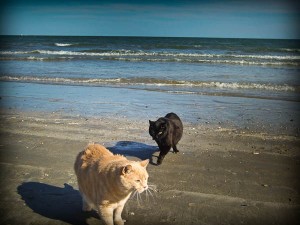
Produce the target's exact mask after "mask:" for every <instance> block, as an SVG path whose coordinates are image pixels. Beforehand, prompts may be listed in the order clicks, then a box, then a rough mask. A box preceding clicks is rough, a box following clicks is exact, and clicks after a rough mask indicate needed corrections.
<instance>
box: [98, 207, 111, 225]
mask: <svg viewBox="0 0 300 225" xmlns="http://www.w3.org/2000/svg"><path fill="white" fill-rule="evenodd" d="M98 213H99V215H100V217H101V219H102V220H103V221H104V222H105V224H106V225H114V220H113V214H114V210H113V208H112V207H109V206H101V205H100V206H99V208H98Z"/></svg>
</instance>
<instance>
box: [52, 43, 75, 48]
mask: <svg viewBox="0 0 300 225" xmlns="http://www.w3.org/2000/svg"><path fill="white" fill-rule="evenodd" d="M54 45H56V46H58V47H68V46H71V45H73V44H69V43H54Z"/></svg>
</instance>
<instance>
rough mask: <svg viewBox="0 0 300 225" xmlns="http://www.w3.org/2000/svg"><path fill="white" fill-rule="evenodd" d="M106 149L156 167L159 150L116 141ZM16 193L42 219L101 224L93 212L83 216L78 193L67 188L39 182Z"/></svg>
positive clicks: (79, 223) (21, 187) (135, 143)
mask: <svg viewBox="0 0 300 225" xmlns="http://www.w3.org/2000/svg"><path fill="white" fill-rule="evenodd" d="M108 149H109V150H110V151H111V152H113V153H114V154H121V155H124V156H128V157H134V158H139V159H141V160H145V159H149V160H150V163H151V164H153V165H156V164H155V163H153V162H152V157H153V154H154V153H155V152H156V151H158V150H159V149H158V147H157V146H150V145H147V144H144V143H139V142H131V141H119V142H117V143H116V144H115V145H114V146H113V147H108ZM17 191H18V194H19V195H20V196H21V197H22V199H23V200H24V201H25V203H26V205H27V206H28V207H29V208H31V209H32V210H33V211H34V212H35V213H38V214H40V215H42V216H44V217H47V218H50V219H54V220H60V221H64V222H67V223H69V224H73V225H77V224H78V225H87V222H86V221H87V219H88V218H94V219H98V220H100V218H99V216H98V214H97V213H96V212H95V211H94V210H93V211H91V212H82V210H81V208H82V201H81V196H80V193H79V191H78V190H75V189H74V188H73V187H72V186H70V185H68V184H64V187H57V186H53V185H49V184H44V183H39V182H25V183H23V184H21V185H20V186H18V188H17ZM39 222H40V221H37V223H39ZM33 223H35V222H33Z"/></svg>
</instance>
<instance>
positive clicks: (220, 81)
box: [0, 36, 300, 134]
mask: <svg viewBox="0 0 300 225" xmlns="http://www.w3.org/2000/svg"><path fill="white" fill-rule="evenodd" d="M0 40H1V49H0V68H1V73H0V87H1V100H0V101H1V107H2V108H6V109H20V110H37V111H47V112H62V113H66V114H72V115H80V116H96V117H97V116H99V117H101V116H109V117H111V116H112V117H114V116H119V117H129V118H133V119H139V120H143V119H144V120H145V121H146V122H147V121H148V119H152V120H153V119H156V118H158V117H160V116H163V115H164V114H166V113H168V112H170V111H174V112H176V113H178V114H179V115H180V116H181V117H182V119H183V121H185V122H189V123H203V124H214V125H217V126H221V127H222V126H224V127H228V126H230V127H235V128H241V129H250V130H254V129H255V130H260V131H268V132H270V131H272V132H279V133H289V134H290V133H292V134H298V132H299V115H300V114H299V112H300V105H299V100H300V77H299V75H300V73H299V72H300V47H299V40H269V39H217V38H155V37H56V36H1V37H0Z"/></svg>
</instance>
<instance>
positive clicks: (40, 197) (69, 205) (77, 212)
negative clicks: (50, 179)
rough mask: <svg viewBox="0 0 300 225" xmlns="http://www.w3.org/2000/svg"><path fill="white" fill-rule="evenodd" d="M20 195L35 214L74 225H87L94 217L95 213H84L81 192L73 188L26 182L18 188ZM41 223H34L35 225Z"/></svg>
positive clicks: (95, 216) (66, 185) (65, 185)
mask: <svg viewBox="0 0 300 225" xmlns="http://www.w3.org/2000/svg"><path fill="white" fill-rule="evenodd" d="M18 194H19V195H20V196H21V197H22V199H23V200H24V201H25V203H26V205H27V206H28V207H29V208H31V209H32V210H33V211H34V212H35V213H38V214H40V215H42V216H44V217H47V218H50V219H54V220H60V221H64V222H67V223H69V224H73V225H77V224H78V225H87V222H86V220H87V219H88V218H91V217H94V218H97V219H98V220H99V216H98V215H97V213H96V212H95V211H91V212H83V211H82V210H81V207H82V201H81V196H80V193H79V191H77V190H75V189H73V187H72V186H70V185H68V184H64V187H63V188H62V187H56V186H53V185H49V184H43V183H39V182H25V183H23V184H21V185H20V186H19V187H18ZM40 222H41V221H40V220H39V221H32V223H33V224H35V223H40Z"/></svg>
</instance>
